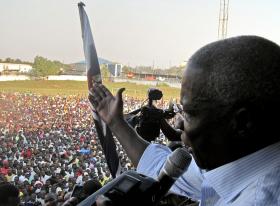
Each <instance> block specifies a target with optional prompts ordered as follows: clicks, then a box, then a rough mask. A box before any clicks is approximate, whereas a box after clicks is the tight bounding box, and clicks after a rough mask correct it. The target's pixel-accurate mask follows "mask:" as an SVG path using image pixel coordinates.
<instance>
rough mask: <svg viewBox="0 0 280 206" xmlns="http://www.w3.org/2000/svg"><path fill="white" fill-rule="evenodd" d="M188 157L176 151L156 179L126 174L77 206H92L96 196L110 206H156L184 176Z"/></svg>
mask: <svg viewBox="0 0 280 206" xmlns="http://www.w3.org/2000/svg"><path fill="white" fill-rule="evenodd" d="M191 159H192V157H191V155H190V154H189V153H188V152H187V150H186V149H185V148H184V149H183V148H179V149H176V150H175V151H174V152H173V153H172V154H171V155H170V156H168V158H167V160H166V162H165V164H164V166H163V168H162V169H161V170H160V172H159V175H158V177H157V179H153V178H151V177H148V176H145V175H143V174H139V173H137V172H135V171H127V172H125V173H123V174H122V175H120V176H118V177H117V178H115V179H113V180H112V181H111V182H109V183H108V184H106V185H105V186H103V187H102V188H101V189H99V190H98V191H97V192H95V193H93V194H92V195H91V196H89V197H88V198H87V199H85V200H84V201H83V202H81V203H80V204H79V205H78V206H88V205H95V203H96V199H97V197H98V196H100V195H104V196H105V197H108V198H109V199H110V200H111V201H112V203H113V205H116V206H119V205H122V206H126V205H141V206H142V205H144V206H152V205H157V204H158V203H159V202H160V200H161V199H162V198H163V197H164V196H165V195H166V193H167V192H168V190H169V189H170V188H171V186H172V185H173V184H174V182H175V181H176V180H177V179H178V178H179V177H180V176H181V175H182V174H183V173H184V172H185V170H186V169H187V168H188V166H189V165H190V162H191Z"/></svg>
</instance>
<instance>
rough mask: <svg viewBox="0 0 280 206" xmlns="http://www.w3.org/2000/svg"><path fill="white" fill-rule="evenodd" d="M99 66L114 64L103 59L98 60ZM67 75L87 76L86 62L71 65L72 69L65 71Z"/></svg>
mask: <svg viewBox="0 0 280 206" xmlns="http://www.w3.org/2000/svg"><path fill="white" fill-rule="evenodd" d="M98 61H99V64H111V63H112V62H111V61H109V60H107V59H103V58H98ZM64 73H65V74H72V75H85V74H86V61H85V60H83V61H79V62H76V63H72V64H70V69H67V70H65V71H64Z"/></svg>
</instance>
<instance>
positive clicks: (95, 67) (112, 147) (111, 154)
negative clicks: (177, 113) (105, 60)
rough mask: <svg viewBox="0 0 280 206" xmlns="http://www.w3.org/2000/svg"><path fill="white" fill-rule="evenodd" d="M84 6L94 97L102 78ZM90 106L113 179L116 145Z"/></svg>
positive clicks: (117, 163)
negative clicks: (96, 87)
mask: <svg viewBox="0 0 280 206" xmlns="http://www.w3.org/2000/svg"><path fill="white" fill-rule="evenodd" d="M84 6H85V4H84V3H83V2H80V3H79V4H78V8H79V13H80V20H81V28H82V38H83V45H84V54H85V60H86V68H87V82H88V90H89V94H90V95H94V94H92V93H91V91H90V89H91V88H92V87H93V84H94V83H100V84H101V83H102V78H101V72H100V67H99V62H98V58H97V53H96V49H95V45H94V41H93V37H92V33H91V28H90V24H89V20H88V16H87V14H86V12H85V10H84ZM90 106H91V109H92V113H93V119H94V124H95V127H96V131H97V135H98V137H99V140H100V143H101V146H102V149H103V151H104V154H105V158H106V161H107V164H108V167H109V170H110V172H111V175H112V177H113V178H115V177H116V174H117V173H119V171H120V161H119V158H118V154H117V151H116V144H115V141H114V139H113V135H112V132H111V131H110V129H109V128H108V126H106V124H105V123H104V122H103V121H102V120H101V119H100V117H99V116H98V113H97V112H96V110H95V109H94V108H93V106H92V104H90Z"/></svg>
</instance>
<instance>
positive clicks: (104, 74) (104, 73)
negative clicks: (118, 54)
mask: <svg viewBox="0 0 280 206" xmlns="http://www.w3.org/2000/svg"><path fill="white" fill-rule="evenodd" d="M100 71H101V76H102V78H108V77H110V72H109V70H108V67H107V66H106V65H105V64H101V65H100Z"/></svg>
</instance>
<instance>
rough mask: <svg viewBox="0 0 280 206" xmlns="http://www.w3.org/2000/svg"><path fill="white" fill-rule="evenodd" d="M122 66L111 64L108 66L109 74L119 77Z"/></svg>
mask: <svg viewBox="0 0 280 206" xmlns="http://www.w3.org/2000/svg"><path fill="white" fill-rule="evenodd" d="M122 67H123V65H122V64H115V63H111V64H107V68H108V70H109V72H110V73H111V74H112V75H113V77H119V76H120V75H121V73H122Z"/></svg>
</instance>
